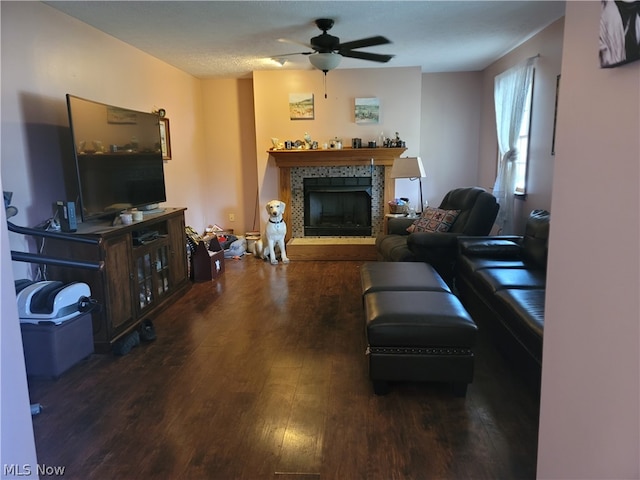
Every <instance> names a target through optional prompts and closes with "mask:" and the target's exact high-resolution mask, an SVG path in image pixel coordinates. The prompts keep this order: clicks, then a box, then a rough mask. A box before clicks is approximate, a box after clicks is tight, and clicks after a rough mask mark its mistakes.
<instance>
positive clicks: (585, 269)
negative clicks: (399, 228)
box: [538, 2, 640, 479]
mask: <svg viewBox="0 0 640 480" xmlns="http://www.w3.org/2000/svg"><path fill="white" fill-rule="evenodd" d="M599 20H600V2H567V10H566V19H565V27H564V48H563V54H562V90H561V95H560V102H559V116H558V131H557V133H558V137H557V153H556V159H555V170H554V177H553V200H552V203H551V211H552V227H551V238H550V244H549V268H548V274H547V276H548V281H547V286H548V288H547V298H546V311H545V341H544V350H543V367H542V397H541V408H540V434H539V448H538V478H543V479H568V478H576V479H577V478H580V479H603V478H608V479H623V478H625V479H630V478H639V477H640V465H639V458H640V456H639V455H638V452H640V416H639V415H640V385H639V379H640V356H639V352H640V318H639V312H640V304H639V301H638V292H639V291H640V248H639V246H640V234H639V232H640V215H638V207H639V205H640V194H639V191H640V190H639V188H638V187H639V183H640V166H639V164H640V141H639V140H638V132H639V131H640V62H635V63H632V64H629V65H626V66H623V67H620V68H615V69H600V68H599V64H598V32H599Z"/></svg>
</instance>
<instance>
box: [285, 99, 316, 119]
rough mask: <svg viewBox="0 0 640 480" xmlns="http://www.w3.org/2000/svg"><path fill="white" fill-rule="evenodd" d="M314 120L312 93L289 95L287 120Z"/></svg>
mask: <svg viewBox="0 0 640 480" xmlns="http://www.w3.org/2000/svg"><path fill="white" fill-rule="evenodd" d="M314 118H315V108H314V99H313V93H290V94H289V119H290V120H313V119H314Z"/></svg>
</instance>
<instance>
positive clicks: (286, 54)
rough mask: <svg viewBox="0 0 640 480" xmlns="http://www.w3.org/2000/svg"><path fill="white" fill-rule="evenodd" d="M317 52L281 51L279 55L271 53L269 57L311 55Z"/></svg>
mask: <svg viewBox="0 0 640 480" xmlns="http://www.w3.org/2000/svg"><path fill="white" fill-rule="evenodd" d="M312 53H316V52H295V53H279V54H278V55H271V57H269V58H280V57H290V56H292V55H311V54H312Z"/></svg>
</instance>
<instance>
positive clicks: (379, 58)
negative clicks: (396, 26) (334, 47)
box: [338, 50, 393, 63]
mask: <svg viewBox="0 0 640 480" xmlns="http://www.w3.org/2000/svg"><path fill="white" fill-rule="evenodd" d="M338 53H340V55H342V56H343V57H351V58H359V59H360V60H370V61H372V62H380V63H386V62H388V61H389V60H391V59H392V58H393V55H383V54H381V53H368V52H354V51H353V50H345V51H343V50H340V51H339V52H338Z"/></svg>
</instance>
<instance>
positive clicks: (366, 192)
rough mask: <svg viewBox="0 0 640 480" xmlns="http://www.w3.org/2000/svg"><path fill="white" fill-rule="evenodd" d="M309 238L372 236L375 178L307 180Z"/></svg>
mask: <svg viewBox="0 0 640 480" xmlns="http://www.w3.org/2000/svg"><path fill="white" fill-rule="evenodd" d="M303 185H304V234H305V236H319V237H323V236H336V237H339V236H345V237H353V236H370V235H371V178H370V177H329V178H305V179H304V181H303Z"/></svg>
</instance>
